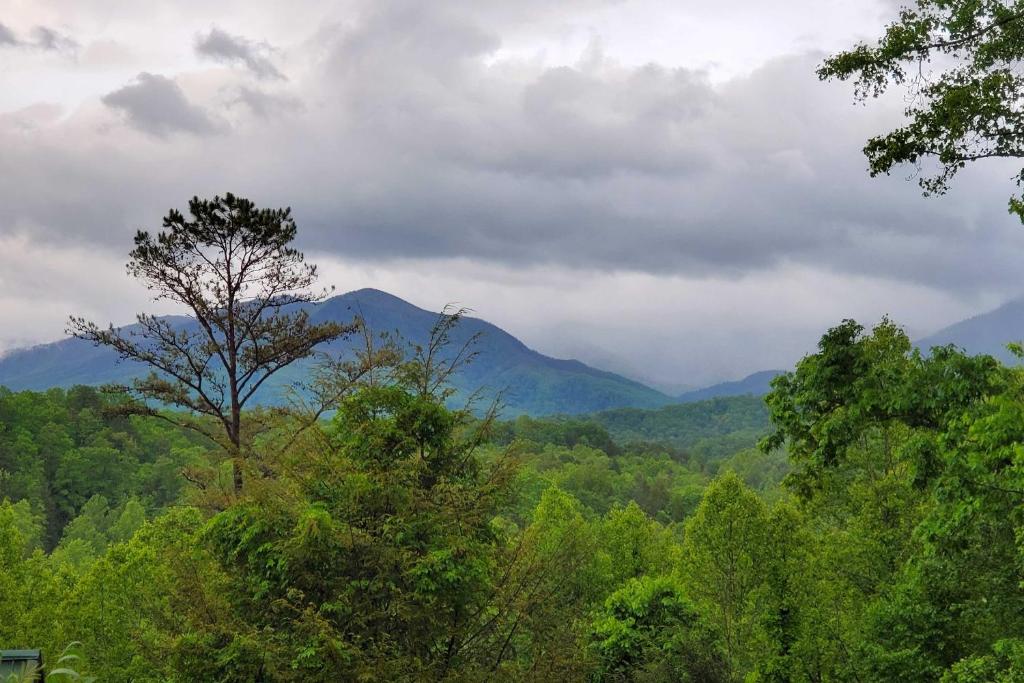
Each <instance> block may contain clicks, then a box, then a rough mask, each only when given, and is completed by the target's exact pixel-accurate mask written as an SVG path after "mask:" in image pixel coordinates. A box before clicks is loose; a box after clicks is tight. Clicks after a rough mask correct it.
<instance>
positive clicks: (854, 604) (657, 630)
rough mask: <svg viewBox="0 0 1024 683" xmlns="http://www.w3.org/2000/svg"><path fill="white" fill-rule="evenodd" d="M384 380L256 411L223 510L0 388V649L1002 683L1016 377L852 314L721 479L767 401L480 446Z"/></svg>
mask: <svg viewBox="0 0 1024 683" xmlns="http://www.w3.org/2000/svg"><path fill="white" fill-rule="evenodd" d="M396 367H399V368H402V371H399V372H392V373H388V374H387V375H386V376H381V375H374V376H373V377H371V378H367V379H366V380H365V381H362V382H360V383H359V384H358V386H353V387H352V388H351V390H350V391H348V392H347V393H346V395H345V397H344V398H343V399H342V400H341V402H340V405H339V408H338V410H337V411H336V412H334V413H333V415H332V416H330V417H329V418H328V419H322V420H319V421H317V422H315V423H313V424H311V425H309V424H306V423H301V424H300V423H299V422H296V420H295V419H294V416H291V415H289V414H288V413H287V411H275V412H274V413H273V414H268V415H261V416H259V421H260V424H261V425H262V428H261V429H260V431H259V433H258V435H257V436H256V437H255V438H254V442H253V453H254V456H253V457H252V458H251V459H250V461H248V462H247V463H246V469H245V477H246V480H245V481H246V484H245V487H244V488H243V489H242V491H241V493H239V494H234V493H233V491H232V489H233V473H232V461H231V459H230V458H229V457H226V456H225V454H224V449H223V448H222V447H220V446H219V445H217V444H215V443H213V442H212V441H209V440H206V439H205V437H202V436H197V435H195V433H194V430H186V429H183V428H182V427H179V426H177V425H175V424H174V420H173V413H165V414H163V415H150V416H144V415H133V414H128V413H129V412H130V411H126V410H124V407H125V402H126V399H124V398H123V397H121V396H119V395H117V394H112V393H108V392H101V391H98V390H96V389H92V388H85V387H82V388H76V389H73V390H70V391H61V390H53V391H50V392H46V393H31V392H23V393H11V392H3V393H0V424H2V425H3V428H2V432H0V473H2V474H0V486H2V491H3V497H4V500H3V503H2V505H0V535H2V536H3V539H4V540H3V543H2V544H0V548H2V554H0V594H3V595H4V599H3V600H2V601H0V642H2V643H4V644H5V646H8V647H41V648H43V649H44V651H45V652H46V653H47V654H48V655H51V656H53V655H56V654H58V653H60V652H62V651H63V650H64V648H65V647H66V646H67V645H68V644H69V643H76V645H75V647H76V648H77V649H78V651H79V652H80V653H81V659H79V660H77V668H78V670H79V673H80V674H82V675H90V676H95V677H96V680H100V681H129V680H135V681H146V680H152V681H158V680H161V681H163V680H170V681H174V680H179V681H198V680H210V681H254V680H304V681H311V680H323V681H334V680H381V681H390V680H482V679H485V678H486V679H492V680H609V681H614V680H619V681H736V680H760V681H827V680H831V681H873V680H908V681H934V680H940V679H941V680H943V681H950V682H952V681H964V682H966V681H1011V680H1018V679H1019V676H1021V674H1022V670H1021V667H1022V666H1024V640H1021V639H1020V635H1021V633H1022V629H1024V610H1022V601H1024V594H1022V591H1021V578H1022V577H1021V572H1022V570H1021V567H1022V560H1021V557H1022V556H1021V548H1020V538H1021V533H1020V529H1021V528H1022V522H1024V520H1022V519H1021V509H1022V508H1021V505H1020V502H1021V497H1022V495H1024V481H1022V477H1024V475H1022V474H1021V470H1020V466H1019V462H1018V461H1019V460H1020V454H1019V451H1020V445H1019V444H1020V443H1021V442H1022V441H1024V431H1022V430H1024V419H1022V418H1024V371H1022V370H1021V369H1019V368H1008V367H1005V366H1003V365H1001V364H999V363H998V362H997V361H996V360H994V359H992V358H990V357H987V356H978V357H970V356H966V355H964V354H962V353H960V352H958V351H956V350H954V349H951V348H937V349H934V350H933V351H932V352H931V353H929V354H922V353H920V352H918V351H917V350H915V349H913V348H912V346H911V344H910V342H909V340H908V339H907V337H906V335H905V334H904V333H903V332H902V331H901V330H900V329H899V328H898V327H897V326H895V325H893V324H891V323H888V322H884V323H882V324H881V325H879V326H877V327H876V328H875V329H873V330H871V331H865V330H863V329H862V328H861V327H860V326H858V325H857V324H856V323H853V322H851V321H847V322H844V323H843V324H841V325H839V326H837V327H836V328H834V329H832V330H830V331H829V332H828V333H827V334H826V335H825V336H824V337H823V338H822V340H821V342H820V345H819V349H818V351H817V352H816V353H814V354H812V355H809V356H807V357H806V358H805V359H804V360H803V361H801V362H800V363H799V365H798V366H797V368H796V369H795V371H794V372H792V373H788V374H785V375H782V376H781V377H779V378H778V379H777V380H775V382H774V388H773V391H772V393H771V394H770V395H769V396H768V397H767V400H766V401H765V406H766V411H767V415H768V416H769V418H770V423H769V424H768V425H767V426H766V428H765V429H764V430H762V432H761V436H763V437H764V438H762V439H761V440H760V444H759V447H755V445H754V444H753V442H752V441H751V442H749V443H748V442H744V443H742V444H741V445H740V447H739V448H737V449H736V450H735V451H734V452H732V453H730V454H728V455H722V454H721V451H722V450H723V448H724V446H721V447H719V445H716V444H719V442H721V443H724V444H731V443H732V442H733V440H734V439H737V440H738V441H744V440H745V439H747V438H748V437H749V435H750V432H751V430H752V429H756V426H757V425H758V424H762V422H761V420H763V419H764V418H763V415H764V411H765V406H762V405H761V404H760V402H759V401H757V400H753V399H746V398H738V399H729V400H725V401H714V402H709V403H707V404H694V405H692V406H687V410H686V411H682V410H679V409H676V408H669V409H664V410H661V411H649V412H645V411H627V412H617V413H613V414H597V415H595V416H593V417H589V418H588V417H583V418H579V417H574V418H550V419H547V418H545V419H532V418H526V417H521V418H517V419H515V420H513V421H510V422H501V421H497V420H495V419H494V417H493V415H490V416H487V415H484V416H483V417H481V415H480V413H479V412H472V411H465V410H453V409H452V408H450V407H446V405H445V401H444V395H445V394H444V391H443V389H442V388H441V386H440V385H438V391H436V392H423V391H421V389H420V388H418V387H422V386H423V384H422V383H417V381H416V378H417V377H422V374H421V373H423V372H426V371H428V369H426V368H424V367H423V366H422V365H420V364H418V362H417V360H416V359H415V358H412V359H408V358H407V359H403V360H402V361H401V362H396ZM616 435H618V436H616ZM673 435H677V436H676V438H672V436H673ZM644 437H648V438H646V439H645V438H644ZM684 437H685V438H684Z"/></svg>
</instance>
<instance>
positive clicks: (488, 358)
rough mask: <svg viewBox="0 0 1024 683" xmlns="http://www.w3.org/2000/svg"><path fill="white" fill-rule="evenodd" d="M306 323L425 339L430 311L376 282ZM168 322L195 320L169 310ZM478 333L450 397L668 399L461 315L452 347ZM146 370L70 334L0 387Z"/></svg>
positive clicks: (264, 392)
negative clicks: (357, 320) (358, 323)
mask: <svg viewBox="0 0 1024 683" xmlns="http://www.w3.org/2000/svg"><path fill="white" fill-rule="evenodd" d="M307 309H308V310H309V314H310V318H311V319H312V321H313V322H323V321H327V320H335V321H349V320H351V319H352V318H353V317H354V316H355V315H357V314H358V315H360V316H362V318H363V319H364V320H365V321H366V323H367V324H368V325H369V327H370V328H371V329H372V330H374V331H375V332H383V331H391V332H394V331H398V332H399V333H400V334H401V335H402V336H403V337H405V338H406V339H407V340H408V341H409V342H411V343H414V344H415V343H419V344H422V343H424V342H425V341H426V339H427V337H428V335H429V331H430V328H431V326H432V325H433V323H434V322H435V321H436V319H437V315H438V314H437V313H433V312H430V311H426V310H424V309H422V308H418V307H416V306H414V305H412V304H410V303H409V302H407V301H404V300H402V299H400V298H398V297H396V296H393V295H391V294H388V293H386V292H382V291H380V290H376V289H360V290H356V291H353V292H349V293H347V294H342V295H339V296H335V297H331V298H330V299H327V300H325V301H323V302H321V303H318V304H310V305H308V306H307ZM174 322H175V324H180V325H189V324H195V323H194V322H193V321H192V319H191V318H186V317H181V316H178V317H175V318H174ZM478 333H479V334H480V342H479V343H478V346H477V350H478V352H479V355H478V357H477V358H476V359H475V360H474V362H473V363H471V364H470V365H468V366H466V368H465V369H464V370H463V371H462V372H461V373H459V375H458V376H457V377H456V379H455V382H454V384H455V389H456V390H457V392H458V393H457V397H456V398H457V399H458V398H465V397H467V396H469V395H470V394H471V393H472V392H474V391H476V390H477V389H481V388H482V389H483V398H485V399H486V398H488V397H492V396H494V395H496V394H497V393H498V392H501V395H502V399H503V403H504V405H505V406H506V407H505V410H504V411H503V412H504V414H505V415H517V414H530V415H547V414H556V413H561V414H581V413H592V412H596V411H600V410H608V409H611V408H619V407H626V406H630V407H637V408H657V407H661V406H663V405H667V404H669V403H672V402H673V399H672V398H671V397H669V396H667V395H665V394H663V393H661V392H660V391H657V390H655V389H652V388H650V387H648V386H645V385H643V384H641V383H640V382H636V381H634V380H631V379H627V378H625V377H622V376H621V375H617V374H615V373H611V372H606V371H604V370H599V369H597V368H593V367H590V366H588V365H586V364H584V363H581V362H579V361H576V360H561V359H557V358H552V357H550V356H545V355H544V354H542V353H539V352H537V351H534V350H532V349H530V348H529V347H527V346H526V345H525V344H523V343H522V342H521V341H520V340H519V339H517V338H515V337H514V336H512V335H511V334H509V333H508V332H505V331H504V330H502V329H501V328H499V327H497V326H495V325H492V324H491V323H488V322H486V321H484V320H481V319H478V318H472V317H467V318H464V319H463V321H462V323H461V324H460V325H459V326H458V328H457V329H456V330H455V333H454V335H453V339H452V343H453V348H457V347H459V346H461V345H462V344H463V343H464V342H465V341H466V340H468V339H469V338H470V337H471V336H473V335H475V334H478ZM351 344H352V342H335V343H333V344H331V345H328V346H326V347H324V348H323V350H325V351H328V352H332V353H344V352H345V351H346V346H345V345H348V348H350V347H351ZM308 370H309V363H308V362H304V363H300V364H296V366H293V367H290V368H288V369H287V370H286V371H282V373H280V376H278V377H275V379H276V380H277V381H276V382H275V381H273V380H271V381H268V382H267V385H265V386H264V387H263V388H261V389H260V392H259V393H258V394H257V397H256V400H257V401H258V402H260V403H263V404H268V403H271V404H272V403H275V402H277V401H279V400H280V399H281V397H282V395H283V391H284V389H285V388H286V387H287V386H288V385H290V384H291V383H292V382H293V381H295V380H296V379H298V378H300V377H301V376H303V375H304V374H305V373H306V372H308ZM145 372H147V369H146V368H145V367H144V366H142V365H140V364H137V363H133V362H121V363H118V362H117V357H116V354H115V353H114V352H113V351H111V350H110V349H107V348H102V347H95V346H92V345H91V344H89V343H87V342H83V341H80V340H77V339H64V340H61V341H58V342H53V343H50V344H42V345H39V346H34V347H31V348H26V349H19V350H14V351H11V352H9V353H8V354H6V355H5V356H3V357H2V358H0V386H6V387H8V388H9V389H12V390H21V389H31V390H45V389H48V388H51V387H68V386H72V385H75V384H91V385H98V384H106V383H111V382H121V383H123V382H126V381H128V380H130V379H132V378H133V377H138V376H139V375H141V374H144V373H145Z"/></svg>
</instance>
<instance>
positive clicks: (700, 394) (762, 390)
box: [678, 370, 783, 403]
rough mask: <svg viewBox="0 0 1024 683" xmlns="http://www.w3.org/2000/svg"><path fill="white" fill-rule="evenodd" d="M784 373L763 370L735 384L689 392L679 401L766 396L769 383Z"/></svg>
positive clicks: (714, 385)
mask: <svg viewBox="0 0 1024 683" xmlns="http://www.w3.org/2000/svg"><path fill="white" fill-rule="evenodd" d="M782 372H783V371H782V370H762V371H761V372H755V373H754V374H752V375H748V376H746V377H744V378H743V379H741V380H737V381H735V382H721V383H720V384H713V385H712V386H710V387H704V388H703V389H696V390H694V391H688V392H686V393H685V394H682V395H681V396H680V397H679V399H678V400H679V402H680V403H693V402H695V401H706V400H708V399H709V398H715V397H718V396H746V395H747V394H751V395H754V396H764V395H765V394H767V393H768V391H769V389H770V388H771V387H770V386H769V383H770V382H771V381H772V379H774V378H775V377H776V376H778V375H781V374H782Z"/></svg>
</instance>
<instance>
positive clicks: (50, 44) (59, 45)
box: [0, 23, 79, 52]
mask: <svg viewBox="0 0 1024 683" xmlns="http://www.w3.org/2000/svg"><path fill="white" fill-rule="evenodd" d="M0 47H21V48H34V49H37V50H44V51H49V52H74V51H75V50H77V49H78V47H79V45H78V42H77V41H75V40H74V39H73V38H71V36H69V35H67V34H64V33H61V32H60V31H58V30H56V29H53V28H50V27H48V26H36V27H35V28H33V29H32V39H31V40H22V39H19V38H18V36H17V34H15V33H14V31H13V30H12V29H11V28H10V27H9V26H7V25H5V24H3V23H0Z"/></svg>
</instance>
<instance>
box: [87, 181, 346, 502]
mask: <svg viewBox="0 0 1024 683" xmlns="http://www.w3.org/2000/svg"><path fill="white" fill-rule="evenodd" d="M189 213H190V218H189V219H186V218H185V216H183V215H182V214H181V213H180V212H179V211H177V210H174V209H172V210H171V211H170V212H169V213H168V214H167V216H166V217H165V218H164V221H163V227H164V230H162V231H161V232H159V233H158V234H156V235H152V234H150V233H149V232H145V231H139V232H138V233H137V234H136V236H135V249H134V250H133V251H132V252H131V254H130V260H129V262H128V273H129V274H130V275H132V276H133V277H135V278H137V279H139V280H141V281H142V282H144V283H145V285H146V287H147V288H148V289H149V290H150V291H151V292H153V295H154V299H155V300H166V301H172V302H174V303H177V304H181V305H184V306H185V307H186V308H188V309H189V311H191V313H192V315H193V316H194V318H195V319H194V321H189V322H188V323H185V324H182V323H180V321H175V320H173V319H171V318H167V317H157V316H154V315H148V314H139V315H138V316H137V321H138V323H137V324H136V325H133V326H131V327H127V328H120V329H118V328H114V326H113V325H111V326H109V327H108V328H107V329H102V328H100V327H98V326H97V325H96V324H95V323H92V322H89V321H86V320H85V319H83V318H80V317H74V316H73V317H72V318H71V319H70V321H69V324H68V332H69V333H70V334H72V335H74V336H75V337H78V338H80V339H85V340H87V341H91V342H93V343H95V344H98V345H104V346H109V347H111V348H113V349H114V350H115V351H117V352H118V354H119V355H120V356H121V358H122V359H129V360H133V361H138V362H141V363H143V364H145V365H148V366H150V367H151V368H152V369H153V372H151V373H150V374H149V376H147V377H146V378H144V379H141V380H137V381H135V382H134V385H133V389H134V392H135V393H136V394H137V395H138V396H140V397H142V398H144V399H149V400H150V401H155V402H158V403H161V404H164V405H171V406H177V407H180V408H185V409H187V410H189V411H191V412H192V413H196V414H199V415H203V416H208V417H209V418H213V421H214V424H215V425H216V428H215V430H216V431H214V430H211V428H210V427H209V425H208V421H207V422H204V421H202V420H198V421H191V422H190V423H189V426H192V427H194V428H197V429H200V430H202V431H204V432H206V433H207V434H208V435H209V436H211V437H214V438H215V439H216V440H218V441H220V442H221V443H222V444H223V445H224V446H225V447H226V448H227V450H228V451H229V453H230V454H231V456H232V459H233V461H234V465H233V467H234V488H235V492H236V493H237V492H239V491H240V490H241V487H242V458H243V457H244V453H243V448H242V445H243V443H242V442H243V433H242V417H241V415H242V409H243V408H244V407H245V405H246V404H247V403H248V402H249V401H250V400H251V399H252V398H253V396H254V395H255V394H256V392H257V391H258V390H259V388H260V387H261V386H263V384H264V383H265V382H266V381H267V380H268V379H269V378H270V377H271V376H273V375H274V374H276V373H278V372H279V371H281V370H282V369H284V368H285V367H287V366H289V365H291V364H292V363H294V362H296V361H298V360H300V359H303V358H307V357H309V356H310V355H311V354H312V353H313V350H314V348H315V347H316V346H317V345H319V344H323V343H326V342H330V341H332V340H335V339H338V338H340V337H342V336H345V335H346V334H348V333H350V332H351V331H352V330H353V329H354V326H353V325H341V324H338V323H334V322H325V323H313V322H312V321H311V320H310V318H309V313H308V311H307V310H306V309H305V308H302V307H298V309H297V310H293V308H294V307H296V306H297V305H299V304H309V303H312V302H316V301H319V300H321V299H322V298H323V297H324V296H325V295H326V292H322V293H320V294H314V293H310V291H309V287H310V286H311V285H312V284H313V282H314V281H315V279H316V266H314V265H311V264H308V263H306V262H305V259H304V257H303V255H302V253H301V252H299V251H298V250H296V249H295V248H294V247H292V246H291V243H292V241H293V240H294V239H295V234H296V225H295V221H294V220H293V219H292V217H291V210H290V209H288V208H285V209H258V208H256V206H255V205H254V204H253V203H252V202H251V201H249V200H248V199H243V198H241V197H236V196H234V195H232V194H231V193H228V194H226V195H224V197H219V196H216V197H214V198H213V199H212V200H203V199H199V198H198V197H194V198H193V199H192V200H191V201H190V202H189ZM286 309H288V310H286ZM221 436H223V437H226V442H225V441H224V439H221V438H218V437H221Z"/></svg>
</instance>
